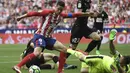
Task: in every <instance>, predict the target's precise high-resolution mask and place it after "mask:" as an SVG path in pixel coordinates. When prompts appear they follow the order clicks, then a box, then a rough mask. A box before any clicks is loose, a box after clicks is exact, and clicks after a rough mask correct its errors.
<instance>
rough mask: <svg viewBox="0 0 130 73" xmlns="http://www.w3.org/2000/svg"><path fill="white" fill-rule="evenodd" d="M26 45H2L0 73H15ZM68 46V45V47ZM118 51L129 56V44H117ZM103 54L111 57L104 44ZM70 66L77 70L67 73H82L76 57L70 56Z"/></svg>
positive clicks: (0, 49)
mask: <svg viewBox="0 0 130 73" xmlns="http://www.w3.org/2000/svg"><path fill="white" fill-rule="evenodd" d="M25 46H26V45H20V44H17V45H0V73H15V72H14V71H13V70H12V69H11V67H12V66H14V65H15V64H17V63H18V62H19V56H20V54H21V53H22V51H23V50H24V48H25ZM67 46H68V45H67ZM86 47H87V45H86V44H79V46H78V48H80V49H82V50H84V49H85V48H86ZM116 48H117V50H119V51H120V53H122V54H123V55H128V54H130V53H129V49H130V45H129V44H122V45H121V44H116ZM45 52H51V53H55V54H57V55H58V54H59V53H57V52H56V51H48V50H45ZM101 53H102V54H105V55H110V54H109V47H108V44H104V45H102V46H101ZM91 54H95V50H93V51H92V52H91ZM67 63H68V64H74V65H77V66H78V68H77V69H71V70H65V73H80V61H79V60H78V59H77V58H76V57H74V56H70V57H69V58H68V59H67ZM22 72H23V73H28V70H23V69H22ZM56 72H57V68H56V69H54V70H42V71H41V73H56Z"/></svg>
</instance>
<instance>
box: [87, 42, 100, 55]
mask: <svg viewBox="0 0 130 73" xmlns="http://www.w3.org/2000/svg"><path fill="white" fill-rule="evenodd" d="M97 43H98V41H94V40H92V41H91V42H90V43H89V45H88V47H87V49H86V50H85V52H88V53H89V52H91V51H92V50H93V49H94V48H95V47H96V46H97Z"/></svg>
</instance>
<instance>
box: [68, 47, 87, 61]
mask: <svg viewBox="0 0 130 73" xmlns="http://www.w3.org/2000/svg"><path fill="white" fill-rule="evenodd" d="M67 52H68V53H70V54H71V55H74V56H76V57H78V58H79V59H80V58H81V57H83V56H85V55H84V54H83V53H81V52H79V51H75V50H72V49H67Z"/></svg>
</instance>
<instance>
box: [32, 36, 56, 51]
mask: <svg viewBox="0 0 130 73" xmlns="http://www.w3.org/2000/svg"><path fill="white" fill-rule="evenodd" d="M32 42H33V43H34V48H35V47H42V48H43V49H44V48H46V49H48V50H53V46H54V44H55V42H56V39H54V38H46V37H44V36H43V35H40V34H34V37H33V40H32Z"/></svg>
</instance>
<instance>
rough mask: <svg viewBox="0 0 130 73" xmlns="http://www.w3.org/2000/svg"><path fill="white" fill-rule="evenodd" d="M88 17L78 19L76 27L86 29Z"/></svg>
mask: <svg viewBox="0 0 130 73" xmlns="http://www.w3.org/2000/svg"><path fill="white" fill-rule="evenodd" d="M87 20H88V17H77V19H76V21H75V24H74V26H78V27H84V26H86V24H87V22H88V21H87Z"/></svg>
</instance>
